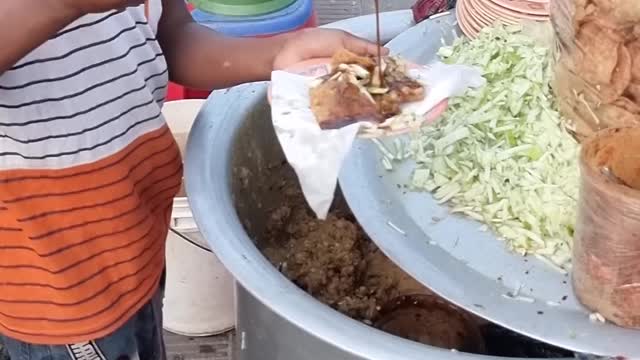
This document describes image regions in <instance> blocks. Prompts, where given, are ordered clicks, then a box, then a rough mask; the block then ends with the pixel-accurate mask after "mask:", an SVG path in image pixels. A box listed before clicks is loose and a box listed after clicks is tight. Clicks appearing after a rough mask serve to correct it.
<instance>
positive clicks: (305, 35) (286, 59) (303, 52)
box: [273, 29, 389, 70]
mask: <svg viewBox="0 0 640 360" xmlns="http://www.w3.org/2000/svg"><path fill="white" fill-rule="evenodd" d="M343 48H344V49H347V50H349V51H351V52H354V53H356V54H358V55H375V54H377V51H378V50H377V45H376V44H375V43H372V42H369V41H367V40H364V39H361V38H358V37H356V36H353V35H351V34H349V33H347V32H344V31H340V30H333V29H305V30H301V31H299V32H297V33H294V34H292V35H290V38H289V39H288V40H287V41H286V42H285V43H284V45H283V46H282V48H281V50H280V52H279V53H278V55H277V56H276V58H275V60H274V62H273V68H274V69H275V70H282V69H285V68H287V67H289V66H291V65H294V64H297V63H299V62H301V61H304V60H309V59H314V58H326V57H331V56H333V54H334V53H335V52H336V51H338V50H340V49H343ZM388 52H389V50H388V49H385V48H382V54H383V55H386V54H387V53H388Z"/></svg>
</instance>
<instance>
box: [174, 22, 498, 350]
mask: <svg viewBox="0 0 640 360" xmlns="http://www.w3.org/2000/svg"><path fill="white" fill-rule="evenodd" d="M407 15H408V14H406V13H405V14H404V15H403V16H405V17H406V16H407ZM383 18H384V17H383ZM386 19H387V20H390V21H395V20H393V19H389V18H386ZM370 20H371V19H370V18H369V20H368V21H370ZM361 21H362V19H359V20H356V22H355V23H354V26H358V25H360V26H361V25H362V24H361ZM405 21H406V20H405ZM371 23H372V22H371ZM396 23H397V22H396ZM348 24H349V23H348V22H346V25H347V28H348ZM343 25H344V24H343ZM266 90H267V85H266V84H264V83H260V84H248V85H243V86H239V87H236V88H232V89H230V90H228V91H225V92H216V93H214V94H213V95H212V97H211V98H210V99H209V101H208V103H207V104H206V105H205V107H204V108H203V110H202V112H201V113H200V115H199V116H198V119H197V120H196V122H195V124H194V127H193V129H192V131H191V136H190V140H189V145H188V149H187V161H186V179H187V184H186V185H187V191H188V193H189V200H190V203H191V208H192V210H193V213H194V216H195V219H196V221H197V223H198V226H199V228H200V230H201V232H202V233H203V235H204V236H205V238H206V239H207V240H208V242H209V244H210V245H211V248H212V249H213V250H214V252H215V253H216V254H217V255H218V257H219V258H220V259H221V260H222V262H223V263H224V264H225V266H226V267H227V268H228V270H229V271H230V272H231V273H232V274H233V275H234V276H235V278H236V280H237V282H238V287H237V309H238V310H237V311H238V313H237V340H238V341H237V342H238V349H237V353H236V354H234V356H235V357H237V358H238V359H241V360H249V359H251V360H307V359H309V360H355V359H375V360H396V359H397V360H406V359H438V360H447V359H478V358H483V359H496V360H497V359H502V358H496V357H481V356H478V355H471V354H464V353H456V352H451V351H449V350H445V349H439V348H434V347H429V346H425V345H421V344H418V343H415V342H412V341H408V340H404V339H402V338H399V337H396V336H392V335H390V334H387V333H384V332H382V331H379V330H376V329H374V328H372V327H369V326H366V325H364V324H362V323H360V322H358V321H355V320H352V319H350V318H348V317H346V316H344V315H342V314H340V313H338V312H337V311H334V310H333V309H331V308H329V307H328V306H325V305H323V304H321V303H320V302H318V301H317V300H315V299H314V298H312V297H311V296H309V295H308V294H307V293H305V292H304V291H302V290H300V289H299V288H298V287H296V286H295V285H294V284H293V283H291V282H290V281H289V280H288V279H287V278H285V277H284V276H283V275H282V274H281V273H280V272H278V270H277V269H276V268H275V267H274V266H272V264H271V263H270V262H269V261H268V260H267V259H266V258H265V257H264V256H263V255H262V253H261V252H260V250H259V248H258V246H256V239H259V236H251V235H250V234H248V233H247V230H246V229H249V231H250V232H251V233H253V234H259V233H260V231H261V229H263V228H264V226H265V219H266V217H267V210H266V208H267V207H266V206H264V205H265V204H274V203H277V202H278V201H279V199H280V196H279V194H278V191H277V190H273V189H268V188H265V187H264V186H261V184H262V183H263V182H264V180H265V177H267V176H269V175H270V172H269V167H270V166H271V165H273V164H281V163H283V162H284V159H285V158H284V155H283V153H282V151H281V149H280V146H279V144H278V142H277V140H276V137H275V133H274V130H273V128H272V125H271V121H270V109H269V106H268V104H267V101H266ZM243 225H245V226H247V227H246V228H245V227H244V226H243Z"/></svg>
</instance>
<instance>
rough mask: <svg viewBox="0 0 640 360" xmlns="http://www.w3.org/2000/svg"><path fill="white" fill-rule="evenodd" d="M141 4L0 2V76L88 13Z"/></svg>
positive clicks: (137, 0) (135, 0)
mask: <svg viewBox="0 0 640 360" xmlns="http://www.w3.org/2000/svg"><path fill="white" fill-rule="evenodd" d="M143 2H144V0H0V44H2V46H1V47H0V75H2V74H3V73H4V72H5V71H7V70H9V69H10V68H11V67H12V66H13V65H14V64H15V63H16V62H18V61H19V60H20V59H22V58H23V57H25V56H26V55H27V54H28V53H29V52H31V51H32V50H33V49H35V48H37V47H38V46H40V45H42V44H43V43H44V42H45V41H47V40H48V39H49V38H50V37H51V36H52V35H54V34H55V33H57V32H58V31H60V30H61V29H63V28H64V27H65V26H67V25H69V24H70V23H72V22H73V21H74V20H76V19H77V18H79V17H80V16H82V15H84V14H87V13H90V12H92V13H99V12H105V11H108V10H111V9H117V8H122V7H125V6H134V5H140V4H141V3H143Z"/></svg>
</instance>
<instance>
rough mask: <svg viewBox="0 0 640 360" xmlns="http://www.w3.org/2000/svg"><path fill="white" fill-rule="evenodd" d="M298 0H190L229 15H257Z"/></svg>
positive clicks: (213, 11) (216, 12) (196, 5)
mask: <svg viewBox="0 0 640 360" xmlns="http://www.w3.org/2000/svg"><path fill="white" fill-rule="evenodd" d="M295 1H296V0H189V2H190V3H192V4H193V5H194V6H195V7H196V8H198V9H200V10H202V11H206V12H210V13H214V14H220V15H227V16H257V15H264V14H268V13H270V12H274V11H278V10H281V9H284V8H285V7H287V6H289V5H291V4H292V3H294V2H295Z"/></svg>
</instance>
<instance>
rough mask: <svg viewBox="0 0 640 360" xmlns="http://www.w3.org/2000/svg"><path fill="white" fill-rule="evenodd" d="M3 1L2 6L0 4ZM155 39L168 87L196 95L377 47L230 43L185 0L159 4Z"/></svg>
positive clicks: (306, 41)
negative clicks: (343, 52) (311, 60)
mask: <svg viewBox="0 0 640 360" xmlns="http://www.w3.org/2000/svg"><path fill="white" fill-rule="evenodd" d="M5 1H6V0H5ZM163 4H164V10H163V15H162V20H161V21H160V29H159V34H158V39H159V41H160V45H161V46H162V49H163V51H164V53H165V57H166V59H167V62H168V64H169V73H170V75H171V79H172V81H175V82H177V83H180V84H182V85H185V86H189V87H193V88H199V89H213V88H224V87H228V86H232V85H237V84H239V83H244V82H251V81H261V80H268V79H269V78H270V74H271V71H272V70H273V69H274V68H283V67H286V66H287V65H292V64H293V63H295V62H297V61H301V60H306V59H309V58H312V57H330V56H332V55H333V53H334V52H335V51H336V50H338V49H339V48H341V47H346V48H348V49H349V50H352V51H355V52H357V53H360V54H366V53H375V51H376V46H375V45H374V44H371V43H369V42H367V41H364V40H362V39H358V38H356V37H353V36H351V35H348V34H346V33H344V32H341V31H336V30H320V29H315V30H311V31H300V32H297V33H295V34H287V35H278V36H274V37H270V38H262V39H256V38H231V37H226V36H223V35H221V34H218V33H216V32H215V31H212V30H210V29H209V28H207V27H205V26H201V25H198V24H197V23H195V22H194V21H193V19H192V18H191V14H189V12H188V11H187V9H186V6H185V4H184V0H163Z"/></svg>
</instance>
